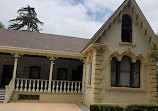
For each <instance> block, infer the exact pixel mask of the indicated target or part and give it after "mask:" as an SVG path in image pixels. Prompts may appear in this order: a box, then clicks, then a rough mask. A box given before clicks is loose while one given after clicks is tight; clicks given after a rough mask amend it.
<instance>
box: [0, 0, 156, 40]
mask: <svg viewBox="0 0 158 111" xmlns="http://www.w3.org/2000/svg"><path fill="white" fill-rule="evenodd" d="M123 1H124V0H0V22H2V23H3V24H4V25H5V27H6V28H8V25H9V22H8V21H9V20H10V19H13V18H16V17H17V16H18V14H17V10H18V9H19V8H21V7H25V6H27V5H30V6H31V7H34V8H35V10H36V12H37V14H38V16H37V17H38V18H39V19H40V20H41V21H42V22H44V26H41V27H40V28H41V29H43V30H42V31H41V32H42V33H51V34H59V35H68V36H76V37H82V38H91V37H92V36H93V34H94V33H95V32H96V31H97V30H98V29H99V28H100V27H101V25H103V23H104V22H105V21H106V20H107V19H108V18H109V16H110V15H111V14H112V13H113V12H114V11H115V10H116V9H117V8H118V7H119V6H120V5H121V3H122V2H123ZM136 1H137V3H138V5H139V6H140V8H141V9H142V11H143V13H144V15H145V17H146V18H147V20H148V21H149V23H150V25H151V27H152V28H153V30H154V31H155V33H157V32H158V14H157V13H158V12H157V11H158V0H136Z"/></svg>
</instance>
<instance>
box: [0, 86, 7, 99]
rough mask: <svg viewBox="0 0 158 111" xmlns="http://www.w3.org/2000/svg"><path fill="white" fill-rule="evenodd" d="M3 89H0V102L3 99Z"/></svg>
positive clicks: (4, 91)
mask: <svg viewBox="0 0 158 111" xmlns="http://www.w3.org/2000/svg"><path fill="white" fill-rule="evenodd" d="M5 93H6V90H5V89H0V102H3V101H4V100H5Z"/></svg>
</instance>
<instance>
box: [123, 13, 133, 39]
mask: <svg viewBox="0 0 158 111" xmlns="http://www.w3.org/2000/svg"><path fill="white" fill-rule="evenodd" d="M122 42H132V19H131V17H130V16H129V15H126V14H125V15H123V16H122Z"/></svg>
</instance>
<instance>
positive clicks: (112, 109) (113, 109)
mask: <svg viewBox="0 0 158 111" xmlns="http://www.w3.org/2000/svg"><path fill="white" fill-rule="evenodd" d="M90 111H158V105H151V104H131V105H127V106H126V107H125V108H123V107H120V106H114V105H90Z"/></svg>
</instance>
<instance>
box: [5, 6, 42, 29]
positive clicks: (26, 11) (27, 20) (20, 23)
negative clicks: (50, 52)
mask: <svg viewBox="0 0 158 111" xmlns="http://www.w3.org/2000/svg"><path fill="white" fill-rule="evenodd" d="M17 13H19V16H18V17H17V18H16V19H12V20H10V21H9V22H12V25H10V26H9V27H8V28H9V29H14V30H19V29H23V30H27V31H32V32H39V31H40V29H39V26H38V24H40V25H43V24H44V23H43V22H41V21H40V20H39V19H38V18H37V13H36V11H35V8H32V7H30V6H29V5H28V6H27V7H22V8H21V9H19V10H18V11H17Z"/></svg>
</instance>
